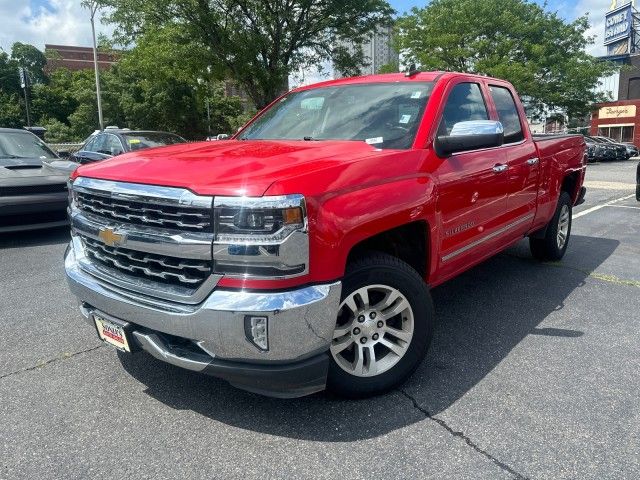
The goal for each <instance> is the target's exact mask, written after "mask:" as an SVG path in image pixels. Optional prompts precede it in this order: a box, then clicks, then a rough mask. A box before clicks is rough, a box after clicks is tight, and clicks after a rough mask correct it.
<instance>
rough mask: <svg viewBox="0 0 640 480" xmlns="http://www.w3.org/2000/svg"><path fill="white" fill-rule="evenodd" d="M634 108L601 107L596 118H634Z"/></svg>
mask: <svg viewBox="0 0 640 480" xmlns="http://www.w3.org/2000/svg"><path fill="white" fill-rule="evenodd" d="M635 116H636V106H635V105H618V106H615V107H603V108H601V109H600V113H599V114H598V118H625V117H635Z"/></svg>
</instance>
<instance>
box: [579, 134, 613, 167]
mask: <svg viewBox="0 0 640 480" xmlns="http://www.w3.org/2000/svg"><path fill="white" fill-rule="evenodd" d="M584 141H585V143H586V144H587V158H589V145H593V147H594V148H593V149H592V152H593V153H592V157H591V158H592V161H596V162H599V161H606V160H617V159H618V157H619V156H620V150H619V149H617V148H616V147H615V145H612V144H611V143H609V142H606V141H604V140H602V139H600V138H598V137H590V136H586V135H585V137H584Z"/></svg>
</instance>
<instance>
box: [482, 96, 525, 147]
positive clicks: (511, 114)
mask: <svg viewBox="0 0 640 480" xmlns="http://www.w3.org/2000/svg"><path fill="white" fill-rule="evenodd" d="M489 91H490V92H491V98H492V99H493V103H494V104H495V105H496V110H497V111H498V120H500V122H501V123H502V126H503V127H504V143H516V142H520V141H522V140H524V132H523V131H522V124H521V123H520V115H519V114H518V109H517V108H516V102H515V100H514V99H513V96H512V95H511V92H510V91H509V89H507V88H504V87H496V86H493V85H492V86H491V87H490V88H489Z"/></svg>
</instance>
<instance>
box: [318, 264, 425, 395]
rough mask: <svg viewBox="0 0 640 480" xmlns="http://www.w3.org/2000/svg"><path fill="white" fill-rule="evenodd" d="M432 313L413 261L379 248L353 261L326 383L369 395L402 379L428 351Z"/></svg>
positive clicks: (342, 392)
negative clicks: (407, 260)
mask: <svg viewBox="0 0 640 480" xmlns="http://www.w3.org/2000/svg"><path fill="white" fill-rule="evenodd" d="M433 318H434V313H433V305H432V302H431V296H430V294H429V290H428V288H427V286H426V284H425V283H424V280H423V279H422V278H421V277H420V275H418V273H417V272H416V271H415V270H414V269H412V268H411V267H410V266H409V265H407V264H406V263H404V262H403V261H401V260H399V259H397V258H395V257H392V256H390V255H386V254H381V253H374V254H371V255H370V256H367V257H365V258H362V259H360V260H358V261H356V262H354V263H353V264H351V265H350V266H349V268H348V271H347V274H346V276H345V278H344V282H343V292H342V302H341V304H340V307H339V310H338V318H337V321H336V328H335V331H334V334H333V340H332V342H331V347H330V356H331V363H330V366H329V376H328V378H327V388H328V389H329V390H331V391H333V392H334V393H337V394H339V395H342V396H346V397H367V396H371V395H377V394H380V393H384V392H386V391H388V390H390V389H392V388H393V387H395V386H397V385H399V384H401V383H402V382H404V381H405V380H406V379H407V378H408V377H409V376H410V375H411V374H412V373H413V371H414V370H415V369H416V368H417V367H418V365H419V364H420V362H421V361H422V359H423V358H424V356H425V354H426V352H427V348H428V346H429V343H430V341H431V337H432V334H433Z"/></svg>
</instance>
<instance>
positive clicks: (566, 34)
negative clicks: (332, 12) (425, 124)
mask: <svg viewBox="0 0 640 480" xmlns="http://www.w3.org/2000/svg"><path fill="white" fill-rule="evenodd" d="M588 28H589V22H588V19H587V18H586V17H581V18H578V19H577V20H575V21H573V22H569V23H567V22H565V21H564V20H563V19H562V18H560V17H559V16H558V15H557V14H556V13H550V12H547V11H545V10H544V8H543V7H541V6H539V5H537V4H535V3H533V2H530V1H527V0H434V1H433V2H432V3H430V4H429V5H428V6H427V7H425V8H422V9H417V8H414V9H413V10H412V11H411V13H410V14H408V15H405V16H403V17H402V18H400V19H399V20H398V22H397V41H398V45H399V47H400V49H401V51H402V53H403V54H404V55H405V59H406V61H407V63H409V62H416V63H418V64H420V65H421V67H422V68H424V69H428V70H453V71H459V72H471V73H480V74H486V75H490V76H493V77H498V78H504V79H506V80H509V81H510V82H511V83H513V85H514V86H515V87H516V89H517V90H518V91H519V93H520V94H521V95H522V96H523V97H524V98H525V100H526V101H527V103H529V108H530V109H532V110H533V111H534V112H536V111H537V112H539V111H541V110H542V108H543V106H544V105H546V106H547V107H550V108H561V109H563V110H565V111H566V112H567V113H568V114H569V115H570V116H575V115H581V114H584V113H586V112H588V111H589V109H590V107H591V105H592V104H593V103H596V102H598V101H602V100H603V99H604V98H603V96H602V95H601V94H598V93H596V92H595V91H594V87H595V86H597V85H598V79H599V78H601V77H603V76H604V75H607V74H610V73H612V72H613V71H614V68H613V67H612V66H611V65H610V64H607V63H604V62H600V61H598V60H597V59H595V58H594V57H592V56H591V55H588V54H587V53H586V52H585V48H586V47H587V46H589V45H591V44H593V38H589V37H587V36H585V35H586V32H587V30H588Z"/></svg>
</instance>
